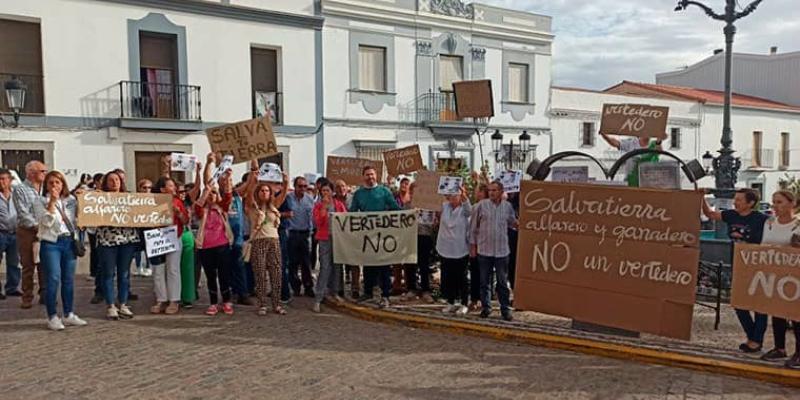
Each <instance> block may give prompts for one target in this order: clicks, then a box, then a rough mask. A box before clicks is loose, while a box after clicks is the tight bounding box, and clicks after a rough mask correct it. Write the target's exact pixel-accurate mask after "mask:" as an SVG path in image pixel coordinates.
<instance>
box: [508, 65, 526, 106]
mask: <svg viewBox="0 0 800 400" xmlns="http://www.w3.org/2000/svg"><path fill="white" fill-rule="evenodd" d="M528 78H529V75H528V65H527V64H515V63H510V64H508V101H512V102H515V103H527V102H528Z"/></svg>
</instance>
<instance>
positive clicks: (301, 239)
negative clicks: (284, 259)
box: [289, 231, 314, 295]
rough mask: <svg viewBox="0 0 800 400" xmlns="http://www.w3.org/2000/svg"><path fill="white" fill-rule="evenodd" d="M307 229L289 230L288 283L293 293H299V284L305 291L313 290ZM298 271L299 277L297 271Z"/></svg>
mask: <svg viewBox="0 0 800 400" xmlns="http://www.w3.org/2000/svg"><path fill="white" fill-rule="evenodd" d="M309 240H310V236H309V232H308V231H289V285H290V286H291V287H292V291H293V292H294V294H295V295H299V294H300V284H301V283H302V284H303V288H304V289H305V291H306V293H311V292H312V291H313V290H314V278H313V277H312V276H311V244H310V242H309ZM298 270H299V272H300V279H298V277H297V272H298Z"/></svg>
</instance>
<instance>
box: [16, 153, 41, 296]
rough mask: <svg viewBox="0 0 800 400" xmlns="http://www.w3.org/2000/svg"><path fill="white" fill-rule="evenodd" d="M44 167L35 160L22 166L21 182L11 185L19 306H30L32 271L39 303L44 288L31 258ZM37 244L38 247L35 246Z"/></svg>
mask: <svg viewBox="0 0 800 400" xmlns="http://www.w3.org/2000/svg"><path fill="white" fill-rule="evenodd" d="M46 174H47V167H46V166H45V165H44V164H43V163H41V162H39V161H30V162H28V163H27V164H26V165H25V182H22V184H21V185H18V186H17V187H15V188H14V206H15V207H16V209H17V248H18V249H19V258H20V261H21V262H22V304H21V305H20V307H22V308H31V307H32V303H33V288H34V285H33V274H34V273H38V280H39V303H43V301H42V293H44V289H45V279H44V271H42V269H41V268H39V264H38V263H36V262H35V261H36V258H38V257H34V244H35V243H36V242H38V239H37V238H36V232H37V230H38V228H39V220H38V218H37V216H39V215H42V214H43V213H44V203H43V200H42V196H41V193H42V183H43V182H44V177H45V175H46ZM36 247H38V246H36Z"/></svg>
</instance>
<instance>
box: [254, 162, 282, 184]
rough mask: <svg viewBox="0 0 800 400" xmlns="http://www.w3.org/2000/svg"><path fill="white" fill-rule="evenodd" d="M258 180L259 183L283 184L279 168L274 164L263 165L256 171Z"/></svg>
mask: <svg viewBox="0 0 800 400" xmlns="http://www.w3.org/2000/svg"><path fill="white" fill-rule="evenodd" d="M258 180H259V181H261V182H278V183H280V182H283V172H281V167H279V166H278V164H275V163H263V164H261V167H260V168H259V169H258Z"/></svg>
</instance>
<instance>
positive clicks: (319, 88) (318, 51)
mask: <svg viewBox="0 0 800 400" xmlns="http://www.w3.org/2000/svg"><path fill="white" fill-rule="evenodd" d="M314 15H316V16H318V17H322V0H315V1H314ZM323 28H324V22H323V26H322V27H320V28H319V30H317V31H315V32H314V63H315V66H314V77H315V80H316V85H315V88H314V100H315V102H316V110H317V117H316V125H317V127H318V130H317V137H316V140H317V172H318V173H321V174H322V175H325V126H324V121H323V117H324V115H325V114H324V111H325V109H324V104H325V98H324V97H323V96H324V93H325V92H324V85H323V83H324V82H323V81H324V79H323V70H322V58H323V53H322V29H323Z"/></svg>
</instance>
